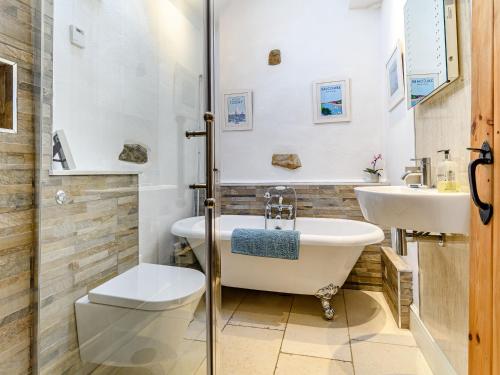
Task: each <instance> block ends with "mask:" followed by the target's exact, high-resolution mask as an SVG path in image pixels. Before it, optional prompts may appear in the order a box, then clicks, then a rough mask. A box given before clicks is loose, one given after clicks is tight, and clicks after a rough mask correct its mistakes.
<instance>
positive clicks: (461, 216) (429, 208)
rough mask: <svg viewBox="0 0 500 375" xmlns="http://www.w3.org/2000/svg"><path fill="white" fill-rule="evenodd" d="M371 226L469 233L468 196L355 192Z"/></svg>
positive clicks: (388, 189)
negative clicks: (372, 224)
mask: <svg viewBox="0 0 500 375" xmlns="http://www.w3.org/2000/svg"><path fill="white" fill-rule="evenodd" d="M354 190H355V191H356V196H357V198H358V201H359V204H360V206H361V211H362V212H363V216H364V217H365V219H366V220H368V221H369V222H371V223H374V224H378V225H382V226H386V227H394V228H401V229H408V230H414V231H422V232H434V233H462V234H468V233H469V225H470V195H469V193H439V192H438V191H437V190H436V189H412V188H409V187H406V186H375V187H358V188H355V189H354Z"/></svg>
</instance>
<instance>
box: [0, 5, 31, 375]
mask: <svg viewBox="0 0 500 375" xmlns="http://www.w3.org/2000/svg"><path fill="white" fill-rule="evenodd" d="M32 40H33V38H32V9H31V3H30V1H29V0H4V1H2V2H1V4H0V57H2V58H5V59H8V60H10V61H14V62H16V63H17V64H18V85H17V86H18V87H17V88H18V94H17V95H18V108H17V111H18V131H17V133H16V134H9V133H0V374H9V375H15V374H29V373H31V363H30V362H31V361H30V352H31V351H30V341H31V330H32V324H33V319H32V306H31V296H32V293H31V284H32V277H31V275H32V272H31V271H32V268H31V259H32V254H33V220H34V200H33V177H34V167H35V164H34V155H35V141H34V131H33V95H32V92H33V77H32V75H33V43H32Z"/></svg>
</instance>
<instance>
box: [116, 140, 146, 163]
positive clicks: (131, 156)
mask: <svg viewBox="0 0 500 375" xmlns="http://www.w3.org/2000/svg"><path fill="white" fill-rule="evenodd" d="M118 159H119V160H121V161H126V162H129V163H135V164H146V163H147V162H148V150H147V148H146V147H144V146H142V145H139V144H125V145H123V150H122V152H121V153H120V156H119V157H118Z"/></svg>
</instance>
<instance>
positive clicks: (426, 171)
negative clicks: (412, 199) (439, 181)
mask: <svg viewBox="0 0 500 375" xmlns="http://www.w3.org/2000/svg"><path fill="white" fill-rule="evenodd" d="M411 161H414V162H417V163H419V165H418V166H416V167H406V168H405V174H404V175H403V176H401V179H402V180H403V181H404V182H405V184H407V182H406V181H407V179H408V178H409V177H413V176H418V177H419V178H420V183H419V184H407V185H408V186H409V187H411V188H430V187H432V182H431V178H432V177H431V158H421V159H411Z"/></svg>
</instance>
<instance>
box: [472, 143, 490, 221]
mask: <svg viewBox="0 0 500 375" xmlns="http://www.w3.org/2000/svg"><path fill="white" fill-rule="evenodd" d="M467 150H470V151H472V152H478V153H479V154H480V156H479V157H478V158H477V159H475V160H472V161H471V162H470V163H469V184H470V191H471V195H472V201H473V202H474V204H475V205H476V207H477V208H478V209H479V216H480V217H481V221H482V222H483V224H484V225H487V224H488V223H489V222H490V220H491V218H492V216H493V206H492V205H491V204H490V203H486V202H483V201H481V198H480V197H479V193H478V192H477V179H476V172H477V167H479V166H480V165H489V164H493V152H492V150H491V147H490V144H489V143H488V142H487V141H485V142H484V143H483V145H482V146H481V148H468V149H467Z"/></svg>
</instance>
